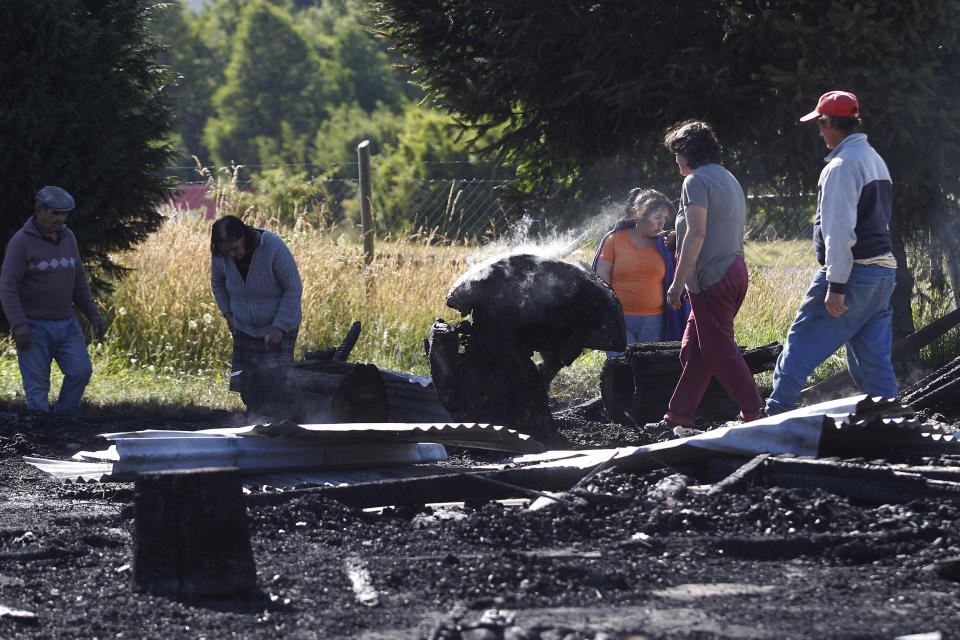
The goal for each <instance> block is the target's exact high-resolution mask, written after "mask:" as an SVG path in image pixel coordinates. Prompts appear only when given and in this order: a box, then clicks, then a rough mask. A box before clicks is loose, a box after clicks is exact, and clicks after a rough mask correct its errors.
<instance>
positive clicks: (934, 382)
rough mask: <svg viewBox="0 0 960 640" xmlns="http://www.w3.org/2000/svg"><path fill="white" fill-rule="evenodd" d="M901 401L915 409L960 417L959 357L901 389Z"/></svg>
mask: <svg viewBox="0 0 960 640" xmlns="http://www.w3.org/2000/svg"><path fill="white" fill-rule="evenodd" d="M901 393H902V396H903V401H904V402H905V403H907V404H909V405H910V406H911V407H913V408H914V409H916V410H918V411H919V410H921V409H928V410H930V411H936V412H937V413H940V414H943V415H945V416H949V417H951V418H957V417H960V358H954V359H953V360H951V361H950V362H949V363H947V364H946V365H944V366H942V367H940V368H939V369H937V370H936V371H934V372H933V373H931V374H929V375H927V376H926V377H924V378H922V379H920V380H918V381H917V382H916V383H914V384H913V385H911V386H909V387H907V388H906V389H903V390H902V392H901Z"/></svg>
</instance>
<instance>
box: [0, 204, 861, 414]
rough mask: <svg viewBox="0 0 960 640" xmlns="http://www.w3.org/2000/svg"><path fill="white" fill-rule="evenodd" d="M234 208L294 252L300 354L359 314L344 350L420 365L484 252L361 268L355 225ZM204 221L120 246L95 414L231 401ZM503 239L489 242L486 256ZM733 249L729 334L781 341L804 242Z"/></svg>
mask: <svg viewBox="0 0 960 640" xmlns="http://www.w3.org/2000/svg"><path fill="white" fill-rule="evenodd" d="M230 210H233V209H230ZM236 210H237V212H238V213H241V214H243V215H244V216H245V220H246V221H247V222H248V223H250V224H253V225H255V226H259V227H263V228H267V229H270V230H271V231H274V232H275V233H277V234H278V235H280V237H282V238H283V239H284V241H285V242H286V243H287V245H288V246H289V247H290V249H291V251H292V252H293V255H294V256H295V258H296V260H297V264H298V266H299V269H300V275H301V278H302V280H303V284H304V294H303V316H304V321H303V324H302V326H301V329H300V337H299V339H298V347H297V356H298V357H301V356H302V354H303V352H304V351H306V350H314V349H321V348H327V347H333V346H337V345H339V344H340V342H341V340H342V339H343V337H344V335H345V334H346V332H347V330H348V329H349V327H350V325H351V324H352V323H353V322H354V321H355V320H359V321H361V323H362V325H363V331H362V333H361V336H360V340H359V342H358V343H357V346H356V347H355V349H354V351H353V354H352V356H351V359H352V360H354V361H360V362H371V363H374V364H376V365H377V366H379V367H381V368H384V369H392V370H397V371H406V372H410V373H415V374H419V375H429V374H430V372H429V366H428V363H427V361H426V358H425V357H424V355H423V339H424V338H425V337H426V336H427V333H428V331H429V328H430V325H431V324H432V322H433V320H434V319H435V318H436V317H438V316H439V317H445V318H446V319H448V320H457V319H459V314H458V313H457V312H455V311H453V310H452V309H449V308H447V307H446V306H445V304H444V300H445V296H446V293H447V291H448V290H449V288H450V286H451V285H452V284H453V282H454V281H455V280H456V278H457V277H458V276H459V275H461V274H462V273H463V272H464V271H465V270H466V269H467V268H468V266H469V264H470V263H471V261H472V260H474V259H476V258H477V257H478V256H480V255H481V254H483V255H484V257H488V256H489V249H488V250H483V249H481V248H480V247H465V246H446V245H438V244H435V243H433V242H432V239H431V238H430V237H428V236H417V237H409V238H404V239H395V240H388V241H383V240H381V241H378V243H377V252H376V257H375V259H374V260H373V261H372V263H371V264H369V265H365V264H364V261H363V258H362V255H361V249H360V246H359V243H357V242H356V240H355V238H356V234H355V233H345V232H340V231H338V230H336V229H329V228H320V227H315V226H311V225H310V224H308V223H305V222H303V219H298V221H297V222H296V223H295V224H294V225H292V226H284V225H281V224H280V223H279V222H278V221H277V220H276V219H271V218H269V217H267V216H264V215H262V214H261V215H256V214H251V212H250V211H249V210H248V211H244V210H243V209H242V208H240V209H236ZM210 225H211V222H210V221H209V220H202V219H200V218H198V217H197V216H195V215H191V214H183V213H178V214H171V215H169V216H168V219H167V221H166V223H165V224H164V225H163V227H162V228H161V229H160V230H159V231H157V232H156V233H154V234H153V235H152V236H151V237H150V238H149V239H148V240H147V241H145V242H144V243H143V244H141V245H140V246H138V247H137V248H136V249H135V250H133V251H130V252H128V253H125V254H123V255H121V256H118V261H119V262H120V263H122V264H124V265H125V266H127V267H129V268H130V269H131V271H130V274H129V275H128V277H126V278H125V279H123V280H121V281H120V282H118V283H117V284H116V288H115V290H114V292H113V293H112V295H111V296H110V298H109V299H107V300H103V301H101V303H102V306H103V308H104V310H105V317H106V318H107V320H108V322H109V329H108V332H107V336H106V339H105V341H104V342H103V343H100V344H97V345H94V346H93V348H92V349H91V353H92V356H93V359H94V366H95V375H94V380H93V382H92V383H91V386H90V387H89V388H88V392H87V396H86V400H85V402H87V403H89V404H93V405H97V406H98V407H100V408H101V410H102V408H103V407H109V406H111V405H114V404H117V403H121V402H126V403H128V404H131V405H136V406H137V407H138V408H139V407H143V406H149V405H150V404H167V405H183V404H185V405H191V406H211V407H216V408H226V409H231V410H232V409H236V408H238V407H240V404H239V400H238V399H237V398H236V396H235V394H230V393H228V392H227V391H226V384H225V377H226V374H227V373H228V370H229V358H230V352H231V346H232V343H231V339H230V336H229V333H228V331H227V326H226V322H225V321H224V319H223V318H222V316H221V315H220V313H219V310H218V309H217V307H216V304H215V302H214V299H213V295H212V293H211V289H210V250H209V234H210ZM351 231H352V230H351ZM511 248H512V247H510V246H507V245H500V246H499V247H498V252H499V251H508V250H510V249H511ZM594 248H595V247H594ZM594 248H591V247H585V248H581V249H580V250H578V251H577V252H575V253H574V254H572V255H571V257H570V258H569V259H578V260H582V261H585V262H588V261H589V260H590V258H592V255H593V249H594ZM745 253H746V260H747V265H748V267H749V269H750V278H751V284H750V289H749V293H748V295H747V298H746V300H745V302H744V305H743V307H742V309H741V312H740V314H739V315H738V316H737V320H736V333H737V339H738V342H740V344H743V345H747V346H757V345H761V344H765V343H768V342H771V341H774V340H779V341H782V340H783V339H784V337H785V336H786V332H787V330H788V329H789V327H790V323H791V322H792V321H793V317H794V315H795V314H796V310H797V308H798V307H799V304H800V301H801V299H802V297H803V294H804V292H805V290H806V288H807V285H808V284H809V281H810V279H811V277H812V276H813V273H814V272H815V271H816V268H817V265H816V264H815V262H814V260H813V257H812V255H811V254H812V250H811V248H810V247H809V244H808V243H806V242H795V243H784V242H776V243H748V245H747V246H746V251H745ZM5 347H6V348H5V350H4V353H3V356H2V358H0V398H6V399H8V400H13V401H16V400H17V399H22V391H21V390H20V387H19V375H18V372H17V371H16V356H15V352H14V351H13V349H12V348H11V347H10V344H9V343H6V345H5ZM603 362H604V355H603V353H602V352H597V351H588V352H585V353H584V354H583V355H582V356H581V357H580V358H578V360H577V361H576V362H575V363H574V364H573V365H572V366H571V367H568V368H566V369H564V370H562V371H561V372H560V373H559V374H558V376H557V378H556V379H555V381H554V384H553V386H552V387H551V393H552V394H553V395H554V396H555V397H557V398H558V399H559V400H561V401H568V402H569V401H576V400H582V399H586V398H592V397H595V396H596V395H597V394H598V393H599V391H598V389H599V375H600V370H601V368H602V365H603ZM842 366H844V363H843V359H842V355H835V356H834V357H833V358H831V359H830V360H829V361H828V362H827V363H826V364H825V365H823V366H822V367H821V368H820V369H819V370H818V372H817V373H816V375H818V376H825V375H830V374H832V373H834V372H835V371H837V370H839V369H840V368H841V367H842ZM768 381H769V376H767V377H761V378H760V383H761V385H763V384H764V383H765V382H768ZM57 386H58V381H57V380H55V381H54V389H56V388H57ZM108 410H109V409H108Z"/></svg>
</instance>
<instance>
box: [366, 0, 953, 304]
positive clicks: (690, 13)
mask: <svg viewBox="0 0 960 640" xmlns="http://www.w3.org/2000/svg"><path fill="white" fill-rule="evenodd" d="M373 4H374V6H375V12H376V15H377V25H378V28H379V30H380V32H381V33H383V34H384V35H386V36H388V37H390V38H392V39H394V40H395V41H396V42H397V48H398V50H399V51H400V52H402V53H403V54H405V56H406V57H407V59H408V60H409V61H410V63H409V68H410V69H411V71H412V72H413V73H414V74H415V75H416V77H417V78H418V80H419V81H420V82H421V85H422V86H423V88H424V89H425V90H426V91H427V92H428V94H429V95H431V96H432V97H434V98H435V99H436V100H437V101H438V102H439V103H440V104H442V105H444V107H446V108H448V109H450V110H452V111H454V112H456V113H457V114H458V118H459V120H460V122H461V124H462V125H463V126H464V127H465V128H466V129H467V130H469V131H485V130H487V129H488V128H493V127H501V128H502V134H501V135H499V136H498V137H497V140H496V142H495V143H494V147H495V148H496V149H497V150H498V151H499V152H500V153H501V155H502V156H504V157H505V158H507V159H508V160H510V161H512V162H514V163H516V164H517V165H518V166H519V168H520V170H521V172H522V174H523V175H524V176H526V177H527V179H528V182H529V188H530V189H531V190H534V191H536V190H539V191H546V190H548V189H550V188H552V186H553V184H554V181H556V180H561V181H563V182H565V183H566V184H569V185H570V193H571V194H572V195H574V196H576V199H577V200H582V199H583V198H584V197H585V196H590V195H591V194H597V195H599V194H602V193H605V192H608V191H610V190H613V191H614V192H617V193H620V192H623V191H625V189H626V188H627V187H629V186H632V185H635V184H636V183H638V182H640V181H642V182H646V183H649V184H653V185H661V184H663V183H665V182H669V181H670V180H671V179H672V180H674V181H675V180H676V178H675V175H676V169H675V167H673V166H672V164H671V163H672V158H671V157H670V156H669V155H668V154H666V153H665V152H664V151H663V148H662V144H661V141H662V135H663V132H664V130H665V128H666V127H668V126H669V125H671V124H672V123H675V122H678V121H681V120H685V119H687V118H703V119H706V120H708V121H709V122H711V123H712V124H713V125H714V126H715V128H716V130H717V132H718V135H719V137H720V139H721V142H722V143H723V144H725V145H726V154H727V160H728V162H727V164H729V165H730V166H731V168H732V170H733V171H734V173H735V174H736V175H737V176H738V177H739V178H740V179H741V181H742V182H743V183H744V185H745V186H746V187H747V189H748V190H749V191H751V192H753V193H754V194H766V193H775V194H777V195H778V196H779V197H781V198H782V197H784V196H787V197H790V196H793V197H796V198H798V199H802V198H803V196H804V194H808V193H810V192H811V191H813V189H814V187H815V185H816V178H817V174H818V172H819V166H820V164H819V159H820V158H821V157H822V155H823V154H824V148H823V144H822V142H821V141H820V140H818V138H817V131H816V127H815V126H814V125H808V126H799V125H798V122H797V119H798V118H799V117H800V116H801V115H803V114H804V113H806V112H807V111H809V110H810V109H811V107H812V106H813V105H814V104H815V102H816V100H817V97H818V96H819V95H820V94H821V93H823V92H824V91H827V90H830V89H836V88H842V89H846V90H849V91H853V92H854V93H856V94H857V95H858V96H859V97H860V99H861V103H862V111H863V114H864V119H865V123H866V128H867V131H868V133H870V134H871V141H872V143H873V144H874V145H875V146H876V147H877V149H878V150H879V151H880V153H881V154H882V155H883V156H884V158H885V159H886V160H887V162H888V163H889V165H890V169H891V172H892V174H893V176H894V182H895V214H894V215H895V220H894V226H895V232H896V233H897V236H898V238H899V237H901V235H903V236H906V237H907V238H910V237H925V236H926V234H927V232H928V231H929V230H931V229H936V230H937V232H938V234H939V232H940V231H943V230H945V229H947V228H950V229H952V228H953V227H954V226H955V224H956V220H957V217H958V216H957V215H956V213H957V204H956V202H957V201H956V196H957V194H960V183H958V180H960V178H958V173H957V171H956V169H957V167H960V126H958V116H960V107H958V104H960V101H958V97H960V96H958V93H960V83H958V82H957V81H958V77H957V74H958V70H960V2H957V1H956V0H936V1H930V2H886V1H885V0H863V1H861V2H857V3H846V2H841V1H839V0H785V1H783V2H775V3H770V2H762V1H755V0H747V1H744V0H721V1H717V0H688V1H686V2H643V3H637V2H631V1H629V0H610V1H607V2H599V3H598V2H592V1H591V2H580V1H576V0H571V1H564V2H560V3H553V2H550V3H547V2H540V3H517V2H509V1H507V0H475V1H471V2H455V1H449V0H382V1H380V2H375V3H373ZM800 210H801V211H807V212H808V211H809V206H807V207H803V208H801V209H800ZM778 213H781V212H780V211H778ZM944 213H947V214H949V215H948V216H946V217H944V216H942V215H941V214H944ZM957 247H958V245H957V243H955V242H951V243H950V246H949V247H945V250H947V251H951V252H956V251H957ZM902 256H903V253H902V251H901V259H902ZM953 262H954V263H960V261H958V260H954V261H953ZM901 284H902V285H906V286H901V287H900V293H901V294H906V295H908V296H909V293H910V286H909V285H910V283H909V281H906V282H901ZM907 308H908V307H907Z"/></svg>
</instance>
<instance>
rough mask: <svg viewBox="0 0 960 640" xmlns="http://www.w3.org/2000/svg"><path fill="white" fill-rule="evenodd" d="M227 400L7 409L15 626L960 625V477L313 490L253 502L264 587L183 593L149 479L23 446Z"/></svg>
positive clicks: (577, 424)
mask: <svg viewBox="0 0 960 640" xmlns="http://www.w3.org/2000/svg"><path fill="white" fill-rule="evenodd" d="M224 419H225V416H224V415H223V414H216V413H211V414H203V415H197V416H188V417H183V416H180V417H169V418H165V417H163V416H148V417H145V416H140V417H131V418H116V419H115V418H109V419H106V418H88V419H82V420H76V421H71V420H57V419H53V418H50V417H46V416H39V417H37V416H28V415H25V414H23V413H18V412H9V411H8V412H3V413H0V482H2V485H3V487H4V491H3V492H2V495H0V637H4V638H14V637H15V638H234V637H235V638H270V639H275V638H297V639H300V638H303V639H307V638H369V639H373V638H453V639H456V638H463V639H467V640H496V639H498V638H506V639H511V640H520V639H523V638H527V639H538V638H539V639H543V640H560V639H564V640H576V639H581V638H582V639H588V638H589V639H600V638H628V637H632V638H649V639H651V640H653V639H668V638H751V639H752V638H757V639H763V638H771V639H773V638H776V639H784V638H836V639H841V638H842V639H846V640H849V639H851V638H857V639H860V638H863V639H866V638H878V639H879V638H895V637H898V636H902V635H907V634H917V633H932V632H940V633H941V634H942V636H941V637H942V638H956V637H960V636H958V635H957V634H958V630H960V568H958V566H957V565H958V564H960V563H958V562H957V561H956V558H958V557H960V501H958V500H955V499H944V498H938V499H935V500H932V499H931V500H914V501H912V502H909V503H907V504H882V503H879V504H878V503H873V504H856V503H852V502H850V501H849V500H846V499H844V498H841V497H838V496H837V495H835V494H832V493H829V492H827V491H824V490H821V489H781V488H777V487H765V486H758V485H756V484H750V483H745V484H744V485H743V486H740V487H738V488H737V489H736V490H732V491H726V492H721V493H717V494H714V495H705V494H703V493H697V492H694V491H691V489H690V487H691V486H693V485H696V484H698V483H701V482H703V481H704V479H702V478H697V477H696V473H697V471H698V470H696V469H662V470H657V471H654V472H650V473H646V474H642V475H635V474H617V473H613V472H609V471H608V472H602V473H600V474H598V475H596V476H595V477H594V478H593V479H592V480H591V481H590V482H589V486H587V487H585V488H584V489H585V490H586V491H588V492H590V493H591V494H593V495H594V496H607V497H608V498H609V499H594V500H583V499H577V500H574V501H573V502H572V503H563V504H555V505H553V506H549V507H547V508H545V509H541V510H537V511H531V510H528V509H526V507H525V506H524V505H523V504H509V505H504V504H501V503H496V502H484V501H476V500H474V501H471V502H469V503H467V504H466V505H455V506H437V507H433V508H430V507H424V506H422V505H410V506H404V507H398V508H391V509H384V510H380V511H361V510H356V509H351V508H348V507H346V506H343V505H342V504H340V503H338V502H336V501H333V500H330V499H322V498H318V497H316V496H309V495H307V496H301V497H298V498H296V499H292V500H290V501H288V502H285V503H282V504H278V505H274V506H262V507H251V508H249V509H248V516H249V519H250V530H251V543H252V547H253V554H254V559H255V561H256V567H257V584H258V591H257V592H256V593H255V594H253V595H251V596H249V597H245V598H239V599H229V600H205V601H192V602H178V601H174V600H170V599H166V598H162V597H156V596H150V595H145V594H141V593H137V592H136V591H134V590H133V589H132V587H131V574H132V570H131V562H132V557H133V553H132V544H133V530H134V526H133V525H134V519H133V518H134V514H133V509H132V502H133V485H132V484H124V483H113V484H85V485H84V484H79V485H63V484H59V483H57V482H56V481H54V480H53V479H51V478H48V477H46V476H44V475H43V474H41V473H40V472H39V471H37V470H35V469H34V468H33V467H31V466H29V465H26V464H25V463H24V462H23V461H22V456H24V455H30V456H38V457H53V458H67V457H69V456H70V455H72V454H73V453H75V452H76V451H77V450H80V449H100V448H103V447H104V444H105V443H104V442H103V441H102V440H100V439H98V438H97V437H96V436H97V434H98V433H101V432H108V431H117V430H133V429H143V428H162V427H165V428H178V429H199V428H206V427H210V426H214V425H218V426H219V425H222V424H224ZM559 425H560V428H561V435H562V437H563V439H565V440H566V441H567V442H569V443H570V444H571V445H572V446H575V447H608V446H616V445H625V444H641V443H642V442H641V441H642V436H640V435H638V434H637V433H635V432H634V431H633V430H630V429H627V428H624V427H622V426H619V425H614V424H608V423H605V422H602V421H596V420H594V421H589V420H587V419H584V418H582V417H581V418H577V417H575V416H568V417H566V418H563V419H561V420H559ZM954 453H956V452H954ZM451 454H452V456H453V459H454V460H455V461H456V462H457V463H462V464H473V463H476V462H489V461H490V459H491V454H489V453H481V452H477V451H472V450H466V449H463V450H460V449H457V450H451ZM888 458H889V459H890V460H891V461H897V462H907V463H910V464H917V465H919V464H923V465H927V466H931V465H934V466H936V465H940V466H958V465H960V459H958V458H951V457H950V456H949V455H945V456H941V457H935V458H931V457H929V456H928V457H926V458H923V459H909V460H906V459H898V458H897V452H895V451H891V452H890V455H889V456H888Z"/></svg>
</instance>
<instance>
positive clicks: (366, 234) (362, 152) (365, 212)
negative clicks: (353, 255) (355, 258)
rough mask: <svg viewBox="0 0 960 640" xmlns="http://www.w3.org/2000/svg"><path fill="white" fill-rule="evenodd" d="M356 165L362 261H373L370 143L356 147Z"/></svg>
mask: <svg viewBox="0 0 960 640" xmlns="http://www.w3.org/2000/svg"><path fill="white" fill-rule="evenodd" d="M357 163H358V165H359V167H360V227H361V229H362V232H363V236H362V237H363V261H364V264H370V263H371V262H372V261H373V237H374V230H373V215H372V211H371V202H372V201H371V199H370V198H371V196H370V141H369V140H364V141H363V142H361V143H360V144H358V145H357Z"/></svg>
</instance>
